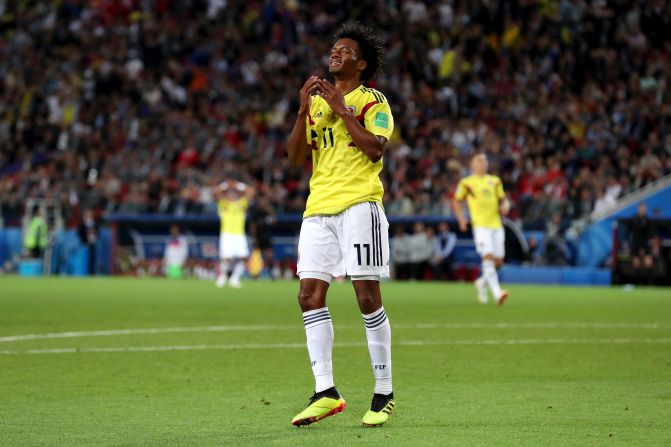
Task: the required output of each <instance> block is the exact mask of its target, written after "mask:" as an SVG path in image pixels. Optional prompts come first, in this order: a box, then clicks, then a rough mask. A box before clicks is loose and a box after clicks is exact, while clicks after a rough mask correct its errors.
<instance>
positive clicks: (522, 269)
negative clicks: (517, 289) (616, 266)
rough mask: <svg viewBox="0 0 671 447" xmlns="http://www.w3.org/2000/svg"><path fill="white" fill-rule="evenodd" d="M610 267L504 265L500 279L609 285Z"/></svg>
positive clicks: (504, 280)
mask: <svg viewBox="0 0 671 447" xmlns="http://www.w3.org/2000/svg"><path fill="white" fill-rule="evenodd" d="M611 276H612V273H611V271H610V269H604V268H593V267H530V266H520V265H504V266H503V267H502V268H501V270H500V271H499V279H500V280H501V282H502V283H508V284H516V283H517V284H558V285H585V286H596V285H601V286H607V285H610V284H611Z"/></svg>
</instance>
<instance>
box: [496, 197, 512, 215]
mask: <svg viewBox="0 0 671 447" xmlns="http://www.w3.org/2000/svg"><path fill="white" fill-rule="evenodd" d="M510 205H511V204H510V200H509V199H508V196H504V197H503V199H501V201H500V202H499V211H500V212H501V214H502V215H503V216H507V215H508V213H509V212H510Z"/></svg>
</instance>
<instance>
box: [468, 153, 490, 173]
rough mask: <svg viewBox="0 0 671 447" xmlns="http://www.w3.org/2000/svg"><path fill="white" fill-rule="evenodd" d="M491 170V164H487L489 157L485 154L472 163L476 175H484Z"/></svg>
mask: <svg viewBox="0 0 671 447" xmlns="http://www.w3.org/2000/svg"><path fill="white" fill-rule="evenodd" d="M488 168H489V163H488V162H487V157H486V156H485V155H484V154H480V155H476V156H475V157H473V160H472V161H471V170H472V171H473V173H474V174H476V175H484V174H486V173H487V169H488Z"/></svg>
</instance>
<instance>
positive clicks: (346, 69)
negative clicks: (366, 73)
mask: <svg viewBox="0 0 671 447" xmlns="http://www.w3.org/2000/svg"><path fill="white" fill-rule="evenodd" d="M362 64H363V62H362V61H361V49H360V48H359V44H358V43H356V41H354V40H352V39H340V40H338V41H337V42H336V43H335V44H334V45H333V47H331V53H330V56H329V73H331V74H332V75H334V76H338V75H347V74H354V73H356V72H357V71H359V70H363V68H361V65H362Z"/></svg>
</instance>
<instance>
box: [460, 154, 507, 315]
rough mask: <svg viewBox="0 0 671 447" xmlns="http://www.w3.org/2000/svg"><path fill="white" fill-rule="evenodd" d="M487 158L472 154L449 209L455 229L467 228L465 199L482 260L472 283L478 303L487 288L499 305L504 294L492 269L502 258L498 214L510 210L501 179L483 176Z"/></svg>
mask: <svg viewBox="0 0 671 447" xmlns="http://www.w3.org/2000/svg"><path fill="white" fill-rule="evenodd" d="M488 168H489V163H488V161H487V156H486V155H485V154H483V153H476V154H475V155H473V158H472V159H471V175H469V176H468V177H465V178H463V179H461V181H459V184H458V185H457V191H456V193H455V194H454V200H453V203H452V206H453V208H454V213H455V214H456V215H457V220H458V221H459V229H460V230H461V231H466V230H467V229H468V220H467V219H466V217H465V216H464V211H463V209H462V206H461V203H462V202H463V201H464V200H465V201H466V204H467V205H468V211H469V214H470V218H471V226H472V227H473V239H474V241H475V249H476V251H477V252H478V254H479V255H480V257H481V258H482V275H481V276H480V277H479V278H478V279H476V280H475V287H476V289H477V292H478V301H480V302H481V303H482V304H486V303H487V287H489V290H491V292H492V295H493V296H494V300H496V303H497V304H499V305H501V304H503V303H504V302H505V300H506V298H508V291H506V290H501V286H500V285H499V277H498V273H497V272H496V270H497V269H498V268H499V267H501V266H502V265H503V258H504V257H505V232H504V230H503V224H502V223H501V214H503V215H506V214H508V212H509V211H510V201H509V200H508V198H507V197H506V194H505V192H504V191H503V184H502V183H501V179H500V178H498V177H497V176H495V175H489V174H487V170H488Z"/></svg>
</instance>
